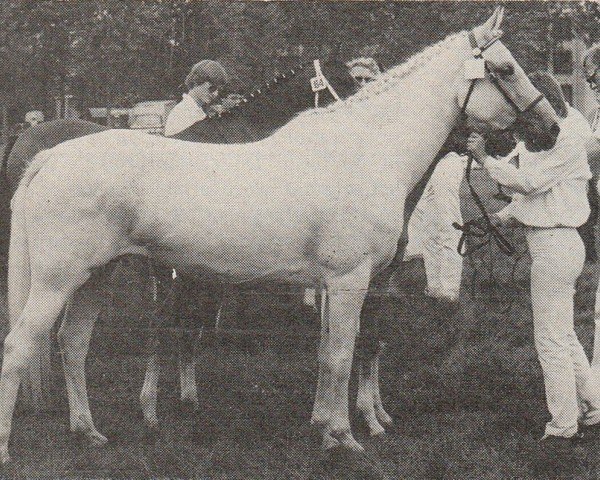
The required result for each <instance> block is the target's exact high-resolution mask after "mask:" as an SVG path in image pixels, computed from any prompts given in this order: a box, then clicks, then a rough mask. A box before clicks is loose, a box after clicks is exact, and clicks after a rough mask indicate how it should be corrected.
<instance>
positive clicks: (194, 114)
mask: <svg viewBox="0 0 600 480" xmlns="http://www.w3.org/2000/svg"><path fill="white" fill-rule="evenodd" d="M227 81H228V76H227V72H226V71H225V69H224V68H223V66H222V65H221V64H220V63H219V62H216V61H214V60H202V61H201V62H198V63H197V64H196V65H194V66H193V67H192V70H191V71H190V73H189V74H188V76H187V77H186V79H185V86H186V88H187V89H188V93H184V94H183V98H182V100H181V102H179V103H178V104H177V105H175V107H173V110H171V112H170V113H169V116H168V118H167V121H166V124H165V136H167V137H169V136H172V135H176V134H177V133H179V132H181V131H183V130H185V129H186V128H188V127H189V126H191V125H193V124H194V123H196V122H199V121H201V120H204V119H205V118H206V112H205V109H206V108H207V107H208V106H209V105H210V104H211V103H212V102H213V101H214V100H215V99H216V98H217V97H218V96H219V89H220V88H221V87H223V85H225V84H226V83H227Z"/></svg>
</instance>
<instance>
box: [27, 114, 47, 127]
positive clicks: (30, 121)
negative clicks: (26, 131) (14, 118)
mask: <svg viewBox="0 0 600 480" xmlns="http://www.w3.org/2000/svg"><path fill="white" fill-rule="evenodd" d="M43 121H44V113H43V112H41V111H39V110H31V111H30V112H27V113H26V114H25V123H26V124H27V125H26V126H27V127H34V126H36V125H38V124H39V123H42V122H43Z"/></svg>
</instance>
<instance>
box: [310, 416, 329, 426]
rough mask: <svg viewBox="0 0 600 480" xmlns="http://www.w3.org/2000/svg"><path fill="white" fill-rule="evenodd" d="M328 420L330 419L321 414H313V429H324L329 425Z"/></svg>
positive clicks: (311, 422)
mask: <svg viewBox="0 0 600 480" xmlns="http://www.w3.org/2000/svg"><path fill="white" fill-rule="evenodd" d="M328 420H329V419H328V418H325V416H323V415H321V414H314V413H313V416H312V417H311V418H310V424H311V425H312V426H313V427H317V428H323V427H324V426H325V425H326V424H327V422H328Z"/></svg>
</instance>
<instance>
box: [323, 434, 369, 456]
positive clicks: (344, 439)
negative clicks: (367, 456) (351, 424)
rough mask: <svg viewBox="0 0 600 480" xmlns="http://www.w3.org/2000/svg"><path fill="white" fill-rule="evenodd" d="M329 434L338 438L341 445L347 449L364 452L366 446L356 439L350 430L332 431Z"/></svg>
mask: <svg viewBox="0 0 600 480" xmlns="http://www.w3.org/2000/svg"><path fill="white" fill-rule="evenodd" d="M329 435H331V436H332V437H333V438H334V439H335V440H337V441H338V442H339V443H340V446H341V447H343V448H345V449H346V450H349V451H351V452H356V453H362V452H364V451H365V449H364V447H363V446H362V445H361V444H360V443H358V442H357V441H356V440H355V439H354V437H353V436H352V433H351V432H350V431H349V430H343V431H332V432H331V433H330V434H329Z"/></svg>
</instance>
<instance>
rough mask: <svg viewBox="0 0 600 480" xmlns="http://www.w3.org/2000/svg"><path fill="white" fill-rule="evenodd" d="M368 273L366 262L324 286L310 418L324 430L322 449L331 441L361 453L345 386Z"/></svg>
mask: <svg viewBox="0 0 600 480" xmlns="http://www.w3.org/2000/svg"><path fill="white" fill-rule="evenodd" d="M370 273H371V264H370V262H365V263H364V264H362V265H360V266H359V267H357V268H356V269H354V270H353V271H352V272H350V273H348V274H346V275H344V276H342V277H337V278H332V279H330V280H328V281H327V284H326V289H327V301H326V303H327V307H328V308H327V309H326V310H327V312H326V316H325V317H324V320H326V322H327V323H326V325H327V336H326V338H325V339H322V340H321V341H322V342H324V347H323V348H322V350H321V351H320V354H321V356H320V358H319V368H320V370H321V375H322V376H321V378H320V380H321V382H320V383H321V385H320V386H321V389H320V391H318V392H317V393H318V395H317V397H316V399H315V406H314V410H313V417H312V422H313V423H316V424H320V425H322V427H323V440H324V442H323V443H324V446H325V447H331V446H334V444H335V442H332V441H331V438H333V439H335V440H337V442H339V444H340V445H341V446H343V447H345V448H348V449H350V450H354V451H363V447H362V446H361V445H360V444H359V443H358V442H357V441H356V440H355V439H354V437H353V436H352V432H351V430H350V418H349V411H348V383H349V380H350V372H351V369H352V359H353V356H354V344H355V341H356V335H357V334H358V328H359V323H360V311H361V308H362V305H363V302H364V299H365V295H366V293H367V288H368V284H369V276H370Z"/></svg>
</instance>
